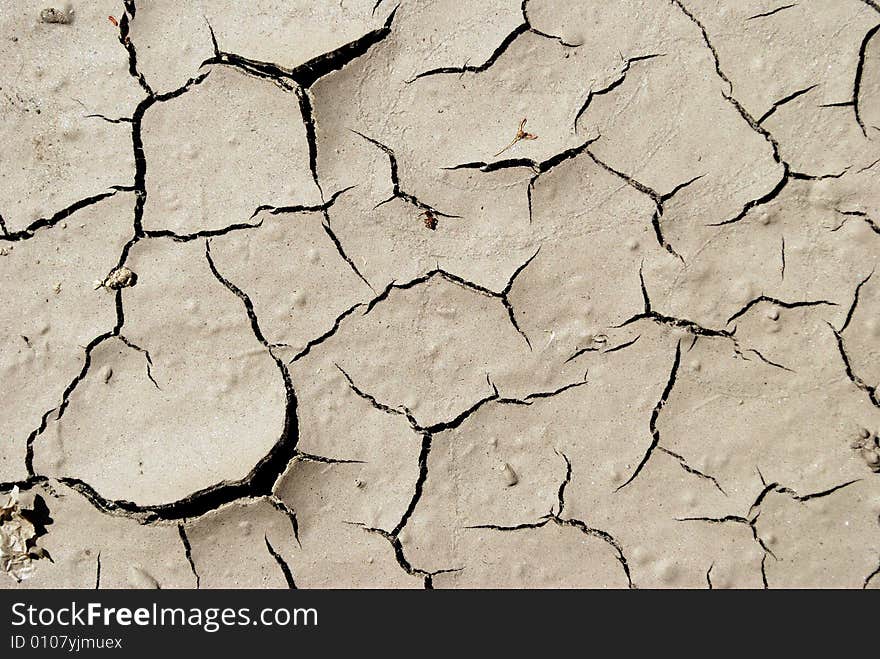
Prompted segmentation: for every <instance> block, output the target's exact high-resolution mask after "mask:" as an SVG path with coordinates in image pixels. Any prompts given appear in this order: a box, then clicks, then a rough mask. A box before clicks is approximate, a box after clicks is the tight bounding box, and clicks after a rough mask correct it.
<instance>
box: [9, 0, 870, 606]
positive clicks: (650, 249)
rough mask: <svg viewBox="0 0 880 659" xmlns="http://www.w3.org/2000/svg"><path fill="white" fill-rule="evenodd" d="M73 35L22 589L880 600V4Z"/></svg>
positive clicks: (272, 10)
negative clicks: (657, 592) (786, 594)
mask: <svg viewBox="0 0 880 659" xmlns="http://www.w3.org/2000/svg"><path fill="white" fill-rule="evenodd" d="M49 7H51V5H50V4H48V0H43V1H42V2H31V1H13V0H2V1H0V25H2V30H0V63H2V66H0V145H2V150H0V182H2V184H0V219H2V223H0V231H2V235H0V269H2V272H3V277H2V281H3V286H2V296H3V305H2V311H0V324H2V328H3V334H2V341H3V347H2V352H0V360H2V361H0V369H2V383H3V397H4V414H3V415H2V417H0V429H2V435H0V442H2V443H0V502H6V500H7V499H8V500H9V503H8V504H5V506H0V511H2V512H3V514H2V515H0V520H2V522H3V524H2V526H0V531H2V536H3V543H2V544H3V546H2V549H3V560H4V563H3V565H4V567H5V568H6V569H7V571H8V572H9V574H8V575H0V587H4V588H25V587H75V588H93V587H162V588H174V587H186V588H193V587H202V588H208V587H282V588H283V587H368V588H371V587H393V588H423V587H429V588H430V587H434V588H441V587H486V586H501V587H614V588H618V587H620V588H625V587H642V588H647V587H710V588H711V587H751V588H760V587H809V586H812V587H816V586H818V587H853V588H861V587H878V586H880V576H878V571H880V568H878V566H880V476H878V475H877V474H876V473H875V472H877V471H878V470H880V449H878V448H877V439H876V435H875V432H876V431H877V430H878V429H880V409H878V408H880V394H878V391H877V387H878V385H880V361H878V337H880V273H878V274H876V275H875V274H874V271H875V268H876V266H877V260H878V254H880V251H878V248H880V188H878V186H877V181H878V172H880V36H878V32H880V6H878V4H877V3H876V2H875V1H874V0H800V1H799V2H794V1H790V2H782V1H779V0H776V1H769V0H761V1H757V0H744V1H739V2H733V1H732V0H730V1H713V0H671V1H670V0H653V1H652V2H643V1H636V0H632V1H630V0H620V1H616V2H599V1H590V2H586V1H585V2H564V1H561V0H525V1H523V0H517V1H515V2H514V1H511V0H484V1H482V2H473V3H470V2H469V3H464V2H454V1H453V0H433V1H424V0H401V2H400V3H399V5H395V4H394V3H392V2H389V1H388V0H384V1H383V0H379V2H375V0H365V1H358V0H340V1H339V2H331V1H329V0H328V1H326V2H321V1H315V2H283V1H281V0H276V1H272V0H256V1H254V2H251V3H235V2H229V1H223V0H198V1H194V2H186V3H181V2H176V1H173V0H153V1H149V2H148V1H134V0H129V1H127V2H120V1H118V0H93V1H90V2H86V1H85V0H82V1H80V2H76V3H74V4H73V5H70V6H65V5H57V4H56V6H55V7H51V8H55V9H58V10H59V11H60V12H62V13H61V18H62V19H63V20H61V22H47V21H46V20H45V19H46V16H45V15H43V16H44V18H43V20H41V12H42V11H43V10H44V9H46V8H49ZM70 9H72V10H73V12H72V13H64V12H66V11H68V10H70ZM108 17H110V18H108ZM111 18H112V20H111ZM523 121H525V123H524V124H523ZM518 129H519V132H518ZM515 137H516V138H517V139H515ZM16 533H17V534H18V535H16ZM16 539H17V540H16ZM16 541H17V542H18V544H16ZM13 563H14V567H13ZM22 577H27V578H22ZM19 579H22V580H21V581H19Z"/></svg>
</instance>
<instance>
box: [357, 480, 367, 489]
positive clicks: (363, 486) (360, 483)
mask: <svg viewBox="0 0 880 659" xmlns="http://www.w3.org/2000/svg"><path fill="white" fill-rule="evenodd" d="M354 486H355V487H356V488H357V489H359V490H362V489H364V488H365V487H366V486H367V484H366V483H365V482H364V481H362V480H361V479H360V478H356V479H355V481H354Z"/></svg>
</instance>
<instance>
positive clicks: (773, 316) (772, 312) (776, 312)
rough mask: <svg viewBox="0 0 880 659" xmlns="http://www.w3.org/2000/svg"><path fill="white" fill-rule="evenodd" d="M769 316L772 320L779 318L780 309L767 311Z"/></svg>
mask: <svg viewBox="0 0 880 659" xmlns="http://www.w3.org/2000/svg"><path fill="white" fill-rule="evenodd" d="M767 318H769V319H770V320H779V309H770V311H768V312H767Z"/></svg>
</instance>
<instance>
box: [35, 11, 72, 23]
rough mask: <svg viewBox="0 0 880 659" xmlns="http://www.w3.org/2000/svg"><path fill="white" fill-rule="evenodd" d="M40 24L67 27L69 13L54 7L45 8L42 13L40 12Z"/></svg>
mask: <svg viewBox="0 0 880 659" xmlns="http://www.w3.org/2000/svg"><path fill="white" fill-rule="evenodd" d="M40 22H41V23H57V24H60V25H67V24H68V23H70V12H69V11H65V10H64V9H55V8H54V7H47V8H46V9H44V10H43V11H41V12H40Z"/></svg>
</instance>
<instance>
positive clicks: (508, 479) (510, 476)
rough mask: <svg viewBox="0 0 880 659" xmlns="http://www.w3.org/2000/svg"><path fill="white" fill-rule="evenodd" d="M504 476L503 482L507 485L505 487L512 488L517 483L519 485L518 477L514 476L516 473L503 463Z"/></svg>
mask: <svg viewBox="0 0 880 659" xmlns="http://www.w3.org/2000/svg"><path fill="white" fill-rule="evenodd" d="M502 472H503V474H504V482H505V483H507V487H513V486H514V485H516V484H517V483H519V477H518V476H517V475H516V472H515V471H514V470H513V467H511V466H510V465H509V464H507V463H506V462H505V463H504V468H503V470H502Z"/></svg>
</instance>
